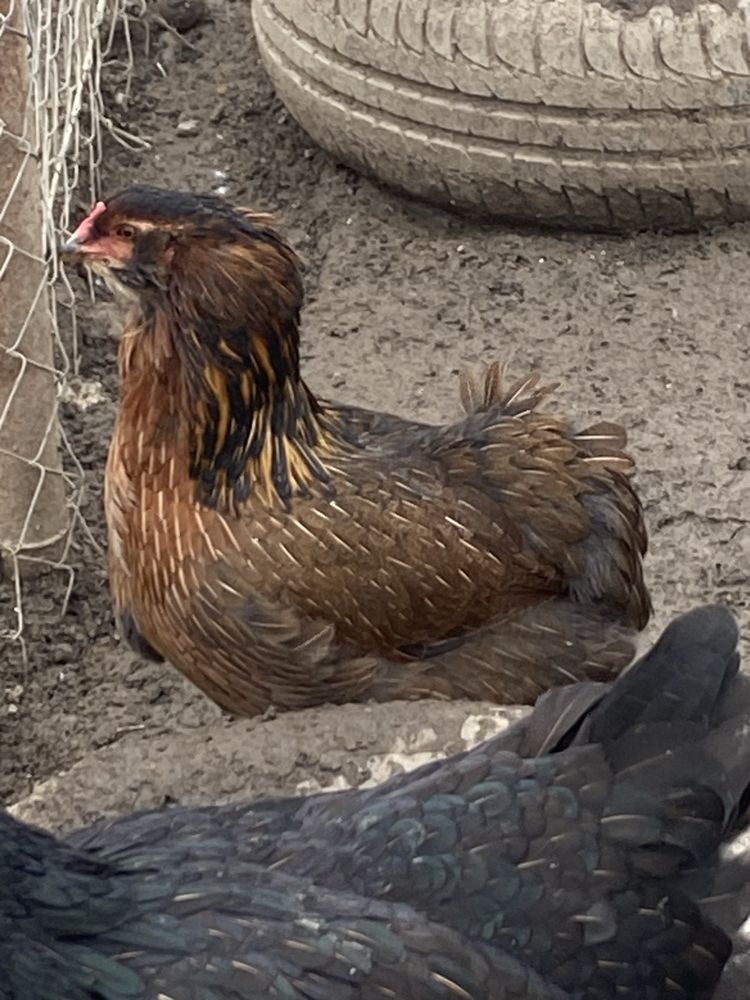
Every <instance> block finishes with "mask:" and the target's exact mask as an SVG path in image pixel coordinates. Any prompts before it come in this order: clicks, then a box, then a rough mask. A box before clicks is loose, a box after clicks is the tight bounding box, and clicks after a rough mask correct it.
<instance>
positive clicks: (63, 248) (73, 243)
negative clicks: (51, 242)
mask: <svg viewBox="0 0 750 1000" xmlns="http://www.w3.org/2000/svg"><path fill="white" fill-rule="evenodd" d="M84 249H85V244H84V242H83V240H82V239H81V238H80V237H79V236H76V235H75V233H74V234H73V235H72V236H71V237H70V239H67V240H65V242H64V243H61V244H60V245H59V246H58V248H57V252H58V253H79V252H80V251H82V250H84Z"/></svg>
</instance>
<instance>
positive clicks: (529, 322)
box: [0, 0, 750, 826]
mask: <svg viewBox="0 0 750 1000" xmlns="http://www.w3.org/2000/svg"><path fill="white" fill-rule="evenodd" d="M142 27H143V26H142V25H140V26H139V25H135V29H136V30H135V32H134V38H135V50H136V55H137V63H136V67H135V72H134V76H133V79H132V83H131V89H130V94H129V97H128V96H126V95H125V94H124V85H123V80H122V76H121V75H120V74H119V73H118V71H117V68H116V67H115V68H114V69H113V70H112V71H111V72H110V73H109V74H107V77H106V81H107V82H106V87H107V93H106V97H107V100H108V103H109V107H110V110H111V113H112V115H113V117H114V118H115V120H116V121H117V122H118V123H119V124H120V125H122V126H124V127H125V128H127V129H129V130H131V131H133V132H135V133H137V134H138V135H140V136H142V137H143V138H145V139H147V140H148V141H149V143H150V148H148V149H145V150H141V151H129V150H127V149H124V148H122V147H121V146H119V145H117V144H116V143H115V142H113V141H108V143H107V151H106V156H105V159H104V165H103V178H102V179H103V189H104V192H105V193H106V192H108V191H112V190H113V189H116V188H117V187H118V186H120V185H123V184H126V183H129V182H131V181H136V180H137V181H142V182H153V183H159V184H162V185H169V186H173V187H184V188H187V189H194V190H216V191H221V192H222V193H226V194H227V195H228V196H229V197H230V198H233V199H238V200H240V201H242V202H244V203H248V204H253V205H254V206H257V207H259V208H262V209H267V210H272V211H274V212H276V213H278V214H279V215H280V216H281V219H282V222H283V225H284V228H285V230H286V232H287V233H288V234H289V235H290V237H291V239H292V241H293V242H294V243H295V244H296V245H297V247H298V248H299V249H300V250H301V251H302V252H303V254H304V255H305V258H306V261H307V277H306V281H307V289H308V298H307V303H308V304H307V309H306V313H305V318H304V331H303V335H304V343H303V363H304V367H305V372H306V376H307V379H308V381H309V383H310V384H311V385H312V386H313V387H314V388H315V389H317V390H318V391H320V393H321V394H323V395H331V396H334V397H337V398H340V399H344V400H350V401H356V402H360V403H365V404H370V405H373V406H376V407H379V408H383V409H390V410H396V411H400V412H403V413H405V414H413V415H418V416H421V417H427V418H435V419H439V418H449V417H452V416H454V415H456V413H457V411H458V391H457V378H456V376H457V373H458V370H459V368H460V367H462V366H464V365H466V364H469V365H477V364H479V363H482V362H486V361H488V360H490V359H493V358H497V357H499V358H504V359H507V360H508V361H509V362H510V363H511V367H512V369H513V370H515V371H517V372H519V373H520V372H523V371H525V370H527V369H530V368H535V367H537V366H538V367H540V368H541V369H542V370H543V372H544V374H545V375H546V376H549V377H550V378H552V379H555V380H557V379H559V380H560V382H561V388H560V390H559V396H558V399H559V405H560V407H562V408H563V409H564V410H565V411H566V412H569V413H571V414H575V415H577V416H579V417H580V418H581V420H582V421H590V420H591V419H592V418H596V417H599V416H604V417H607V418H610V419H614V420H618V421H623V422H624V423H625V425H626V426H627V427H628V428H629V431H630V435H631V445H632V450H633V452H634V453H635V455H636V456H637V459H638V463H639V476H638V487H639V490H640V492H641V494H642V496H643V498H644V501H645V505H646V511H647V517H648V525H649V529H650V536H651V548H650V556H649V561H648V576H649V580H650V584H651V587H652V591H653V597H654V602H655V606H656V609H657V613H656V616H655V619H654V622H653V626H652V630H654V631H655V630H657V629H658V628H660V627H661V626H662V625H663V624H664V622H665V621H666V620H667V619H668V618H669V617H670V616H672V615H673V614H674V613H675V612H678V611H681V610H684V609H686V608H688V607H690V606H692V605H694V604H696V603H699V602H704V601H708V600H722V601H726V602H728V603H729V604H730V605H731V606H732V607H733V608H734V609H735V611H736V612H737V614H738V615H739V616H740V618H741V620H742V624H743V629H744V630H745V641H746V640H747V637H748V632H747V629H748V625H749V624H750V526H749V523H750V521H749V518H750V514H749V513H748V512H749V511H750V421H749V420H748V411H749V409H750V406H749V403H750V356H749V355H750V347H749V346H748V344H749V343H750V341H749V339H748V316H747V308H748V302H749V301H750V296H749V295H748V287H749V286H748V280H747V275H748V269H750V229H749V228H747V227H737V228H734V229H731V230H722V231H716V232H712V233H709V234H703V235H695V236H679V237H668V236H661V235H640V236H638V237H636V238H632V239H631V238H628V239H616V238H599V237H596V236H591V235H585V236H583V235H570V234H568V235H554V234H552V235H551V234H543V233H537V232H525V233H519V232H513V231H509V230H504V229H503V228H501V227H497V226H495V227H492V228H490V227H482V226H480V225H477V224H475V223H467V222H465V221H463V220H460V219H457V218H454V217H450V216H448V215H446V214H443V213H442V212H440V211H437V210H435V209H433V208H430V207H426V206H421V205H417V204H414V203H412V202H409V201H407V200H404V199H402V198H400V197H399V196H398V195H396V194H394V193H392V192H388V191H384V190H381V189H379V188H378V187H377V186H376V185H374V184H372V183H370V182H369V181H367V180H365V179H363V178H361V177H358V176H357V175H355V174H354V173H352V172H351V171H350V170H348V169H346V168H344V167H342V166H339V165H336V164H335V163H333V162H331V161H330V160H329V159H328V158H327V157H326V155H324V154H323V153H322V152H321V151H319V150H317V149H316V148H314V147H313V145H312V143H311V141H310V140H309V139H308V138H307V137H306V136H305V135H304V133H302V131H301V130H300V129H299V128H298V127H297V126H296V125H295V123H294V122H293V121H292V120H290V118H289V116H288V115H287V114H286V112H285V111H284V109H283V107H282V106H281V105H280V103H279V102H278V101H277V100H276V99H275V97H274V94H273V92H272V89H271V87H270V84H269V83H268V81H267V79H266V77H265V75H264V73H263V70H262V67H261V65H260V62H259V58H258V54H257V50H256V48H255V44H254V41H253V37H252V29H251V27H250V23H249V10H248V6H247V4H246V3H241V2H239V0H235V2H231V0H214V2H213V4H212V6H211V7H210V10H209V12H208V17H207V19H205V20H203V21H201V22H200V23H199V24H197V25H196V26H194V27H192V28H191V29H190V30H189V31H187V32H186V35H185V39H186V41H185V43H184V44H183V43H182V42H180V41H179V39H178V38H177V37H176V36H175V35H174V34H173V33H172V32H170V31H167V30H165V29H164V28H163V26H160V25H158V24H156V23H154V24H152V25H151V31H150V39H149V46H148V49H147V48H146V46H145V44H144V33H143V31H142V30H141V29H142ZM78 208H79V209H80V210H81V211H85V210H87V209H88V208H89V205H88V204H87V201H86V199H84V200H83V201H82V202H81V203H80V205H79V206H78ZM110 313H111V306H110V304H109V303H108V302H107V300H106V299H104V298H102V299H101V301H100V302H99V303H98V304H97V305H96V306H95V307H94V308H89V307H85V308H84V310H83V321H82V324H81V343H80V348H81V358H82V360H81V368H80V381H79V383H78V384H77V385H76V386H74V388H75V389H76V392H75V393H74V395H73V401H72V402H69V403H67V404H66V406H65V412H64V419H65V426H66V430H67V433H68V434H69V436H70V438H71V441H72V444H73V447H74V449H75V451H76V453H77V455H78V457H79V459H80V461H81V463H82V464H83V467H84V470H85V474H86V483H87V491H86V499H85V505H84V508H83V515H84V517H85V519H86V523H87V525H88V527H89V529H90V533H91V538H89V537H88V536H87V535H86V534H85V533H84V532H82V531H79V533H78V536H77V540H76V544H75V547H74V550H73V553H72V561H73V562H74V564H75V568H76V571H77V572H76V578H75V584H74V587H73V592H72V595H71V600H70V605H69V610H68V614H67V616H66V617H65V618H64V619H63V620H62V621H60V620H59V615H58V610H59V607H60V602H61V597H62V593H63V586H64V581H63V578H62V576H50V577H49V578H47V579H45V580H42V581H40V582H37V583H36V584H35V585H34V587H33V590H30V591H29V592H28V593H27V601H26V613H27V621H28V624H27V641H28V652H29V667H28V670H26V671H25V670H24V669H23V668H22V666H21V665H20V664H19V663H17V658H16V657H15V651H14V650H12V649H7V650H6V651H5V653H4V655H5V656H6V657H7V665H6V670H5V678H4V685H5V702H4V703H2V702H0V796H2V798H3V800H4V801H5V802H7V803H11V802H14V801H17V800H18V799H21V798H23V797H24V796H26V795H27V794H28V793H29V792H30V791H31V790H32V788H33V787H34V786H35V785H36V784H37V783H38V782H41V781H43V780H44V779H48V778H49V777H50V776H51V775H55V774H58V773H59V772H61V771H63V770H65V769H67V768H69V767H70V766H71V765H73V764H75V763H76V762H79V763H78V766H77V768H76V769H75V770H74V771H73V772H72V773H71V774H70V775H69V776H68V778H67V779H57V778H55V779H54V781H55V784H54V788H53V786H50V785H47V786H43V787H42V789H41V791H39V790H38V794H37V795H36V796H35V797H34V801H35V802H36V803H37V805H38V804H39V803H40V802H44V801H47V803H48V806H47V807H46V811H45V808H41V807H40V808H41V812H38V813H37V814H38V815H40V816H41V817H42V818H43V819H45V820H46V821H47V822H48V823H49V824H50V825H52V826H69V825H71V824H72V823H74V822H75V821H77V820H80V819H84V818H89V817H91V816H93V815H95V814H96V813H98V812H103V811H109V810H111V811H117V810H118V809H127V808H131V807H133V806H135V805H145V804H151V803H158V802H161V801H165V800H168V799H173V798H182V799H194V800H200V799H203V800H211V799H218V798H222V797H229V796H231V795H240V794H241V795H248V794H250V793H252V792H257V791H266V790H273V791H281V790H290V789H291V790H295V789H296V790H299V789H304V788H309V787H320V786H325V785H328V784H339V785H341V784H342V783H344V784H346V783H356V782H359V781H362V780H365V779H368V778H369V779H370V780H373V779H375V778H377V777H378V776H382V774H381V773H380V772H379V771H378V768H377V766H375V765H374V764H373V760H374V759H375V758H374V756H373V755H377V754H381V755H382V754H383V753H387V752H389V751H390V752H392V753H395V754H396V755H397V756H398V755H399V754H401V755H404V754H406V755H407V756H410V758H411V762H412V763H414V762H417V761H419V760H421V759H424V757H423V755H424V754H429V753H434V752H437V751H439V750H441V749H449V748H451V747H454V746H459V745H462V742H470V741H472V740H474V739H476V738H479V737H480V736H482V735H484V734H486V733H487V732H490V731H492V729H493V727H494V728H497V726H498V725H500V724H501V723H502V718H504V714H503V713H501V712H494V713H493V712H488V711H485V712H484V715H483V714H482V708H481V706H479V707H469V706H448V707H446V706H435V705H430V704H428V703H424V704H421V705H419V706H412V707H410V708H409V709H408V712H407V711H405V710H404V708H403V706H402V708H401V709H399V710H395V711H393V710H391V709H390V708H388V707H386V709H385V710H383V709H379V708H371V709H370V708H368V709H362V708H359V709H347V710H335V711H334V710H327V709H324V710H321V711H318V712H312V713H301V714H299V715H298V716H296V717H291V716H287V717H281V718H278V719H276V720H273V721H269V722H250V723H248V722H240V723H233V722H231V721H229V720H227V719H225V718H223V717H222V716H221V714H220V713H219V711H218V710H217V709H215V708H214V707H213V706H212V705H210V704H208V703H207V702H206V700H205V699H204V698H203V697H202V696H201V695H200V694H198V693H197V692H195V691H194V690H193V689H192V688H191V687H190V686H189V685H188V684H187V683H186V682H184V681H183V680H182V679H181V677H180V676H179V675H178V674H177V673H176V672H175V671H174V670H172V669H171V668H170V667H168V666H164V667H159V666H154V665H152V664H146V663H143V662H140V661H139V660H138V659H137V658H136V657H135V656H133V655H132V654H131V653H130V652H128V651H127V650H126V649H125V648H123V646H122V645H120V644H119V643H118V642H117V641H116V639H115V636H114V630H113V625H112V621H111V618H110V606H109V598H108V593H107V580H106V573H105V559H104V554H103V547H104V545H105V540H104V527H103V515H102V473H103V467H104V460H105V453H106V448H107V442H108V436H109V431H110V427H111V424H112V420H113V416H114V409H115V397H116V374H115V353H116V338H115V336H114V335H113V334H112V332H111V329H110ZM95 543H96V544H95ZM7 596H8V595H7V594H6V595H5V597H6V599H7ZM14 664H15V665H14ZM1 695H2V692H0V697H1ZM358 713H359V714H358ZM471 713H479V714H477V715H473V716H472V718H473V719H474V721H473V722H471V724H469V725H468V729H467V715H469V714H471ZM485 716H487V718H486V719H485ZM92 752H93V753H94V756H93V757H92V756H91V754H92ZM201 754H204V755H205V760H204V761H203V763H201V764H199V763H197V760H198V758H200V757H201ZM87 755H88V756H87ZM209 758H210V759H209ZM194 761H195V762H196V763H195V764H194V763H193V762H194ZM396 763H398V762H396ZM61 781H62V784H60V782H61ZM45 788H46V790H47V797H46V800H45V795H44V789H45ZM55 789H56V791H55ZM53 792H54V794H53ZM29 815H30V814H29Z"/></svg>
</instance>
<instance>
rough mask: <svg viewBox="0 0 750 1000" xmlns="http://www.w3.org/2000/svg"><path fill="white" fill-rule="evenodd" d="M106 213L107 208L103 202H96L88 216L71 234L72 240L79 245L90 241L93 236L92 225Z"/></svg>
mask: <svg viewBox="0 0 750 1000" xmlns="http://www.w3.org/2000/svg"><path fill="white" fill-rule="evenodd" d="M106 211H107V206H106V205H105V204H104V202H103V201H97V203H96V205H94V207H93V208H92V209H91V211H90V212H89V214H88V215H87V216H86V218H85V219H84V220H83V222H82V223H81V224H80V226H79V227H78V229H76V231H75V232H74V233H73V239H74V240H78V241H79V242H80V243H85V242H86V240H90V239H91V237H92V236H93V235H94V223H95V222H96V220H97V219H98V218H99V216H100V215H101V214H102V213H103V212H106Z"/></svg>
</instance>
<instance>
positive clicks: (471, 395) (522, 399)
mask: <svg viewBox="0 0 750 1000" xmlns="http://www.w3.org/2000/svg"><path fill="white" fill-rule="evenodd" d="M504 376H505V364H503V363H501V362H500V361H493V362H492V364H490V365H488V366H487V368H486V369H485V371H484V375H483V376H478V375H475V374H474V373H472V372H469V371H463V372H461V376H460V391H461V405H462V406H463V408H464V410H465V412H466V413H467V414H472V413H484V412H485V411H487V410H489V409H498V410H500V411H501V413H502V414H503V415H504V416H507V417H523V416H526V415H527V414H529V413H531V412H532V411H533V410H536V409H537V408H538V407H539V406H540V404H541V403H542V402H543V401H544V400H545V399H547V397H548V396H551V395H552V394H553V393H554V392H555V390H556V389H558V388H559V386H560V383H559V382H550V383H548V384H546V385H545V384H542V385H540V384H539V383H540V381H541V374H540V373H539V372H537V371H535V372H530V373H529V374H528V375H525V376H523V377H521V378H518V379H515V380H514V381H512V382H510V384H507V385H506V383H505V381H504ZM571 440H572V442H573V443H574V444H575V445H576V446H577V448H578V449H579V451H580V452H581V454H582V455H583V456H585V461H587V462H590V463H591V464H592V465H596V464H601V465H602V466H606V468H607V469H609V470H616V471H618V472H621V473H623V475H627V476H630V475H632V474H633V472H634V471H635V462H634V461H633V459H632V458H631V456H630V455H628V454H626V452H625V449H626V448H627V445H628V436H627V432H626V431H625V428H624V427H622V426H620V424H615V423H612V422H611V421H608V420H602V421H599V422H598V423H596V424H592V425H591V427H587V428H585V429H584V430H582V431H578V432H577V433H576V434H574V435H572V436H571Z"/></svg>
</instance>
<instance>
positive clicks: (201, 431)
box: [79, 188, 343, 511]
mask: <svg viewBox="0 0 750 1000" xmlns="http://www.w3.org/2000/svg"><path fill="white" fill-rule="evenodd" d="M97 208H98V207H97ZM95 211H96V213H97V214H96V215H94V213H92V215H91V216H90V217H89V219H88V220H86V223H84V224H83V226H86V225H87V224H88V225H89V227H90V228H91V229H97V230H99V231H104V230H105V229H110V230H112V231H113V232H115V233H116V232H122V231H123V225H126V227H129V230H132V231H133V232H134V233H135V235H134V238H133V249H132V253H131V254H130V256H129V258H128V260H127V262H126V263H125V266H124V267H118V268H117V269H115V270H114V271H113V275H114V278H115V280H116V281H118V282H120V283H121V284H123V285H125V286H126V288H127V289H128V290H129V291H130V292H131V294H132V293H133V292H135V293H136V300H137V304H136V307H135V308H136V314H137V315H136V317H135V323H134V325H133V329H134V330H135V331H137V333H136V341H137V343H133V344H131V345H130V346H129V347H128V348H126V349H125V350H124V352H123V364H122V367H123V378H124V379H125V380H127V379H128V378H129V377H131V375H132V374H133V373H134V368H135V366H134V365H133V362H134V360H135V355H136V354H137V353H138V352H139V351H141V350H142V351H144V352H148V354H149V357H148V359H147V360H146V359H145V358H144V361H145V362H146V363H145V366H144V365H138V366H137V367H139V368H140V369H141V373H142V375H146V376H147V375H148V368H149V367H150V366H151V365H156V366H159V365H161V366H162V367H164V366H172V367H173V371H172V373H171V378H172V379H176V382H177V383H178V384H177V385H176V386H175V387H174V399H173V400H172V401H171V402H172V403H173V405H174V406H175V407H176V409H177V410H178V411H179V410H182V411H183V412H182V413H178V416H179V417H183V418H185V419H186V420H187V421H188V422H189V428H190V430H189V434H188V448H189V474H190V476H191V477H192V478H193V479H194V480H195V481H196V483H197V488H198V496H199V499H200V500H201V502H203V503H206V504H208V505H210V506H215V507H219V508H223V509H227V510H230V511H235V510H236V509H237V507H238V505H240V504H242V503H243V502H244V501H246V500H248V499H249V498H250V497H251V496H258V497H259V498H260V499H261V500H263V501H264V502H266V503H268V504H274V503H279V502H280V503H282V504H284V505H288V504H289V502H290V501H291V500H292V498H294V497H295V496H305V495H309V494H310V492H311V490H312V489H314V488H317V489H323V490H327V489H329V488H330V487H329V476H328V473H327V471H326V468H325V465H324V463H323V456H324V455H325V453H326V451H327V450H330V447H331V446H332V445H334V444H335V443H336V441H337V439H338V435H339V428H338V427H337V426H336V423H335V421H334V418H333V417H332V416H330V415H329V414H327V413H326V412H325V411H324V409H323V408H322V407H321V406H320V405H319V404H318V402H317V401H316V400H315V398H314V396H313V395H312V393H311V392H310V391H309V389H308V388H307V386H306V385H305V384H304V382H303V381H302V379H301V378H300V373H299V319H300V308H301V305H302V300H303V288H302V280H301V276H300V265H299V260H298V258H297V256H296V254H295V253H294V251H293V250H292V249H291V248H290V247H289V246H288V245H287V244H286V243H285V242H284V241H283V240H282V239H281V237H280V236H279V235H278V233H277V232H276V231H275V230H274V229H273V228H272V226H271V222H270V219H269V217H267V216H262V215H256V214H253V213H251V212H248V211H244V210H242V211H241V210H237V209H234V208H231V207H230V206H229V205H227V204H226V203H225V202H223V201H222V200H221V199H217V198H214V197H210V196H209V197H201V198H198V197H192V196H185V195H177V194H172V193H170V192H161V191H158V190H156V189H151V188H131V189H129V190H128V191H125V192H123V193H121V194H120V195H117V196H115V197H114V198H112V199H111V200H110V201H109V202H108V203H107V208H106V212H104V213H102V211H101V210H100V209H99V210H98V211H97V210H95ZM79 231H80V229H79ZM149 340H150V341H151V344H150V349H149V346H148V341H149ZM160 340H161V341H164V343H161V344H160V343H158V342H159V341H160ZM165 402H167V404H168V402H169V401H165ZM341 443H343V441H342V442H341Z"/></svg>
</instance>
